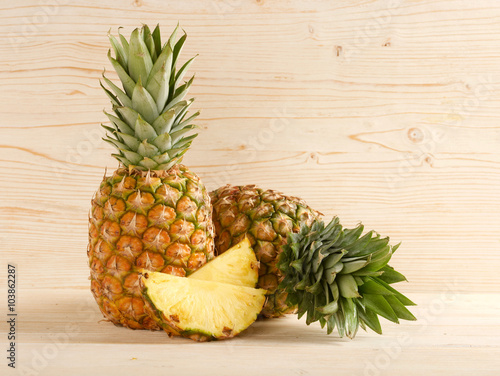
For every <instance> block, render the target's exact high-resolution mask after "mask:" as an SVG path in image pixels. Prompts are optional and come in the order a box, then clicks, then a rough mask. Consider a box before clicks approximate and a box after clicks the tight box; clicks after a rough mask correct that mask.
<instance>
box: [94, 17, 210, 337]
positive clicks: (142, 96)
mask: <svg viewBox="0 0 500 376" xmlns="http://www.w3.org/2000/svg"><path fill="white" fill-rule="evenodd" d="M177 31H178V28H176V29H175V30H174V32H173V33H172V35H171V36H170V38H169V39H168V41H167V42H166V43H165V44H163V45H162V43H161V37H160V28H159V26H157V27H156V28H155V29H154V31H153V32H152V33H151V31H150V29H149V28H148V26H146V25H144V26H143V27H142V28H141V29H135V30H134V31H133V32H132V35H131V37H130V40H129V41H127V40H126V39H125V38H124V37H123V36H122V35H121V34H120V35H119V39H120V42H121V43H120V42H118V40H117V39H116V38H115V37H113V36H112V35H110V36H109V38H110V41H111V45H112V47H113V50H114V53H115V58H113V57H111V51H110V52H108V58H109V60H110V61H111V64H112V65H113V67H114V69H115V70H116V72H117V74H118V77H119V78H120V80H121V83H122V85H123V90H122V89H121V88H119V87H118V86H116V85H115V84H114V83H113V82H111V81H110V80H108V79H107V78H106V77H104V75H103V79H104V81H105V83H106V84H107V86H108V87H109V89H108V88H106V87H105V86H103V85H102V84H101V86H102V87H103V89H104V91H105V92H106V94H107V95H108V96H109V98H110V100H111V103H112V105H113V111H114V115H112V114H108V113H106V115H107V117H108V118H109V120H110V121H111V124H112V127H108V126H105V125H103V127H104V128H105V129H106V130H107V132H108V133H107V136H106V138H105V141H107V142H109V143H110V144H111V145H113V146H114V147H115V148H116V149H117V151H118V152H117V153H116V154H113V156H114V157H115V158H116V159H117V160H118V161H119V162H120V163H121V165H122V166H120V167H119V168H118V169H117V170H116V171H115V172H114V173H113V174H112V175H111V176H107V177H104V180H103V181H102V183H101V186H100V188H99V190H98V191H97V193H96V194H95V196H94V198H93V199H92V208H91V214H90V219H89V246H88V251H87V253H88V257H89V265H90V268H91V272H90V277H91V278H90V279H91V290H92V293H93V295H94V297H95V299H96V301H97V303H98V304H99V307H100V309H101V311H102V313H103V315H104V316H105V317H106V318H107V319H109V320H110V321H111V322H113V323H114V324H115V325H119V326H126V327H129V328H132V329H152V330H156V329H159V327H158V326H157V324H156V323H155V322H154V320H152V319H151V318H150V317H149V316H148V315H147V313H146V311H145V307H144V301H143V298H142V295H141V290H140V279H139V274H138V269H144V270H149V271H156V272H163V273H168V274H172V275H176V276H186V275H189V274H190V273H192V272H193V271H195V270H196V269H198V268H200V267H201V266H202V265H203V264H205V263H206V262H207V261H208V260H210V259H212V258H213V248H214V247H213V226H212V220H211V207H210V198H209V196H208V193H207V191H206V189H205V186H204V185H203V184H202V182H201V181H200V179H199V178H198V177H197V176H196V175H195V174H194V173H192V172H191V171H190V170H189V169H188V168H187V167H185V166H183V165H181V164H180V162H181V159H182V156H183V154H184V153H185V152H186V151H187V149H188V148H189V146H190V145H191V142H192V140H193V138H195V137H196V134H193V135H190V136H186V134H187V133H188V132H189V131H190V130H192V129H193V128H194V125H193V124H192V120H193V119H194V118H195V117H196V116H197V115H198V114H199V113H195V114H193V115H191V116H187V113H188V109H189V107H190V106H191V104H192V103H193V99H189V100H184V97H185V96H186V94H187V91H188V89H189V87H190V85H191V83H192V81H193V78H194V77H193V78H191V79H190V80H189V81H187V82H186V83H182V80H183V77H184V74H185V73H186V70H187V68H188V67H189V65H190V64H191V62H192V61H193V59H190V60H189V61H187V62H186V63H185V64H184V65H183V66H182V67H181V68H180V69H179V70H176V62H177V59H178V56H179V54H180V52H181V49H182V46H183V45H184V42H185V40H186V34H184V35H183V36H182V37H180V39H179V40H178V41H177V42H176V34H177Z"/></svg>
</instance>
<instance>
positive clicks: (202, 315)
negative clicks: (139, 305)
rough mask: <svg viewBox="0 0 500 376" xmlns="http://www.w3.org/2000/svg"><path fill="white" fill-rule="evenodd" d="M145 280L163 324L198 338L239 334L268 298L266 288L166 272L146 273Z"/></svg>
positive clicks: (151, 303)
mask: <svg viewBox="0 0 500 376" xmlns="http://www.w3.org/2000/svg"><path fill="white" fill-rule="evenodd" d="M141 282H142V284H143V286H144V290H143V293H144V296H145V298H146V301H147V302H149V307H148V308H149V312H150V315H151V316H152V317H155V318H156V321H157V323H158V324H159V326H161V327H162V328H163V329H165V331H166V332H167V333H169V334H170V335H182V336H184V337H189V338H191V339H193V340H198V341H207V340H212V339H225V338H231V337H234V336H235V335H237V334H239V333H240V332H242V331H243V330H245V329H246V328H248V326H250V325H251V324H252V323H253V322H254V321H255V320H256V319H257V316H258V314H259V312H260V311H261V309H262V307H263V305H264V302H265V299H266V297H265V293H266V291H265V290H262V289H254V288H251V287H246V286H241V285H231V284H227V283H220V282H214V281H204V280H200V279H195V278H182V277H176V276H172V275H168V274H164V273H152V272H147V273H144V274H143V277H142V280H141Z"/></svg>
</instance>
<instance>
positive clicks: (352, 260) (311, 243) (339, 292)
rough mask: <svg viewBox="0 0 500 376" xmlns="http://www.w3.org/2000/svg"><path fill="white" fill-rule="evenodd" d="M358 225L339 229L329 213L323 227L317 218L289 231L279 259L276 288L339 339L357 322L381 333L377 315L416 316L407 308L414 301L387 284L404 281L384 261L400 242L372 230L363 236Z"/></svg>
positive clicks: (301, 312) (351, 334)
mask: <svg viewBox="0 0 500 376" xmlns="http://www.w3.org/2000/svg"><path fill="white" fill-rule="evenodd" d="M363 229H364V227H363V225H361V224H360V225H358V226H357V227H355V228H353V229H344V228H343V227H342V225H341V224H340V223H339V219H338V218H337V217H334V218H333V219H332V221H331V222H330V223H329V224H328V225H325V223H324V222H322V221H320V220H318V221H315V222H313V224H312V225H311V226H307V225H304V226H302V227H301V229H300V231H299V232H298V233H291V234H289V236H288V242H287V244H286V245H284V246H283V251H282V253H281V256H280V259H279V262H278V268H279V269H280V270H281V271H282V273H283V275H284V279H283V281H282V282H281V284H280V289H283V290H284V291H286V292H287V293H288V295H287V304H288V305H290V306H297V307H298V316H299V318H301V317H302V316H303V315H306V323H307V325H309V324H311V323H312V322H316V321H319V322H320V324H321V327H322V328H323V327H325V325H326V327H327V332H328V334H330V333H331V332H332V331H333V330H334V328H335V327H337V331H338V333H339V335H340V336H341V337H343V336H344V335H347V336H348V337H349V338H354V336H355V335H356V333H357V331H358V328H359V327H360V326H361V327H362V328H363V329H365V330H366V327H369V328H371V329H372V330H374V331H375V332H377V333H379V334H381V333H382V329H381V326H380V321H379V318H378V316H382V317H384V318H386V319H388V320H390V321H392V322H395V323H398V322H399V319H403V320H416V318H415V317H414V316H413V315H412V314H411V312H410V311H409V310H408V309H407V308H406V306H410V305H415V304H414V303H413V302H412V301H411V300H410V299H408V298H407V297H405V296H404V295H403V294H401V293H400V292H398V291H396V290H395V289H394V288H393V287H392V286H391V284H393V283H396V282H401V281H406V278H405V277H404V276H403V275H402V274H400V273H398V272H397V271H395V270H394V269H393V268H392V267H390V266H389V265H388V262H389V260H390V259H391V256H392V254H393V253H394V252H395V251H396V249H397V248H398V247H399V244H398V245H396V246H391V245H389V238H388V237H385V238H382V237H380V235H379V234H377V233H375V232H373V231H370V232H368V233H366V234H364V235H362V234H363Z"/></svg>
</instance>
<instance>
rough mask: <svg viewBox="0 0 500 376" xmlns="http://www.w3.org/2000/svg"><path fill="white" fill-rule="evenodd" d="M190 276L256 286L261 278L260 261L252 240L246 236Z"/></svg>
mask: <svg viewBox="0 0 500 376" xmlns="http://www.w3.org/2000/svg"><path fill="white" fill-rule="evenodd" d="M189 278H192V279H200V280H204V281H215V282H222V283H228V284H232V285H239V286H247V287H255V286H256V285H257V282H258V279H259V262H258V261H257V258H256V257H255V252H254V251H253V250H252V247H251V245H250V241H249V240H248V239H247V238H245V239H244V240H242V241H241V242H239V243H238V244H236V245H235V246H234V247H232V248H231V249H228V250H227V251H226V252H224V253H223V254H222V255H220V256H217V257H216V258H214V259H213V260H212V261H210V262H209V263H207V264H206V265H204V266H203V267H201V268H200V269H198V270H197V271H195V272H194V273H193V274H191V275H190V276H189Z"/></svg>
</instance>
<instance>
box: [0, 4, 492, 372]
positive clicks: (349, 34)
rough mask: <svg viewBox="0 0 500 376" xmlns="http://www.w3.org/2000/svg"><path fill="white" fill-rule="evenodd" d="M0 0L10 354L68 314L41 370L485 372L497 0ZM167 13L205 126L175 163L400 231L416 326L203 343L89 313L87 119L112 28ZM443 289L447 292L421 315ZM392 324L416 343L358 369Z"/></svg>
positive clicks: (3, 237)
mask: <svg viewBox="0 0 500 376" xmlns="http://www.w3.org/2000/svg"><path fill="white" fill-rule="evenodd" d="M0 10H1V11H0V37H1V38H0V82H1V84H0V85H1V90H0V113H1V114H2V117H1V119H0V160H1V163H0V192H2V195H1V199H0V261H1V263H2V265H5V264H6V263H8V262H14V263H16V264H17V266H18V270H19V281H20V282H19V283H20V285H19V286H20V291H19V297H20V301H21V302H22V304H23V305H22V308H23V311H22V312H23V315H24V317H23V318H22V321H21V322H22V325H21V326H20V327H21V328H22V329H21V330H22V337H21V338H22V340H20V343H19V346H20V354H22V357H21V360H22V362H25V363H23V364H29V362H31V361H32V355H31V354H32V351H41V350H43V349H44V348H45V346H47V345H48V344H51V343H52V342H51V340H50V338H49V336H50V335H51V334H58V333H59V334H61V333H64V325H66V324H67V323H71V322H76V324H77V326H78V327H80V328H81V329H82V330H81V332H80V333H79V334H78V335H77V336H75V337H74V338H72V339H71V341H70V342H69V343H68V346H67V347H64V349H61V350H60V351H59V352H58V355H57V356H56V357H55V358H54V359H53V360H51V361H50V362H48V363H47V365H46V366H45V367H44V368H43V369H42V370H41V371H40V372H39V374H50V375H57V374H72V375H78V374H82V375H87V374H89V373H90V372H95V373H96V374H103V373H106V374H113V372H114V371H115V370H116V369H117V367H118V368H123V367H122V366H123V365H126V370H127V371H128V372H129V373H132V372H134V373H137V372H142V371H143V370H144V367H146V368H147V369H148V371H150V372H149V373H150V374H151V375H154V374H164V373H165V370H168V371H169V372H172V373H175V374H193V373H195V372H202V371H205V370H206V369H210V370H212V372H213V373H217V374H219V375H221V374H234V373H240V374H248V373H253V374H255V373H256V372H259V373H262V372H267V373H270V372H272V373H273V374H279V372H278V373H277V372H276V370H280V372H282V373H287V374H290V373H291V374H314V375H319V374H332V373H333V372H335V373H338V374H347V375H352V374H365V375H369V374H373V375H378V374H384V375H386V374H387V375H391V374H402V373H405V374H408V375H417V374H418V375H420V374H422V373H423V372H427V373H430V374H443V373H447V374H448V373H449V374H463V375H468V374H474V375H476V374H496V373H498V371H499V366H498V364H497V363H498V362H496V361H495V360H496V359H497V358H498V355H499V351H500V350H499V349H500V346H499V343H498V338H499V334H500V332H499V331H500V327H499V322H498V317H497V316H498V315H495V312H497V311H498V308H499V307H498V304H497V302H498V301H499V300H498V294H499V293H500V276H499V273H498V269H499V267H500V253H499V249H500V241H499V236H498V229H499V228H500V194H499V193H500V148H499V143H500V126H499V125H498V124H499V119H500V95H499V91H498V87H499V84H500V39H499V38H498V35H499V34H500V23H499V22H498V19H499V18H500V9H499V7H498V2H496V1H494V0H484V1H481V2H470V1H465V0H442V1H410V0H390V1H364V0H356V1H348V0H339V1H330V2H327V1H320V0H312V1H307V2H300V1H295V0H287V1H284V0H283V1H272V2H271V1H266V0H256V1H250V0H210V1H201V0H187V1H182V2H164V1H160V0H148V1H144V0H135V1H129V2H126V3H121V4H120V6H119V7H118V6H117V4H116V3H115V2H112V1H110V0H104V1H97V0H91V1H86V2H81V1H76V2H67V1H63V0H48V1H45V2H38V1H35V0H27V1H23V3H22V4H18V3H15V2H4V3H2V4H1V5H0ZM178 20H179V21H180V23H181V26H182V27H183V28H185V29H186V31H187V32H188V34H189V38H188V41H187V44H186V47H185V50H184V52H183V55H182V57H183V59H187V58H188V57H190V56H192V55H194V54H197V53H199V54H200V55H199V57H198V58H197V60H196V62H195V63H194V65H193V68H192V72H193V73H194V72H196V80H195V82H194V85H193V88H192V95H193V96H195V97H196V102H195V105H194V107H195V109H201V110H202V114H201V116H200V118H199V125H200V126H201V129H200V132H199V133H200V135H199V137H198V138H197V140H195V142H194V143H193V147H192V150H191V151H190V152H189V153H188V154H187V156H186V158H185V163H186V165H188V166H189V167H190V168H191V169H192V170H193V171H195V172H196V173H197V174H199V175H200V176H201V177H202V179H203V181H204V182H205V184H206V185H207V187H208V188H209V189H214V188H216V187H218V186H220V185H224V184H227V183H231V184H258V185H260V186H262V187H265V188H274V189H278V190H281V191H283V192H286V193H287V194H290V195H296V196H300V197H303V198H304V199H305V200H306V201H307V202H308V203H309V204H310V205H311V206H313V207H314V208H316V209H318V210H320V211H322V212H323V213H325V215H326V216H328V217H331V216H333V215H338V216H340V218H341V220H342V222H343V223H345V224H346V225H348V226H353V225H355V224H356V223H358V221H363V223H364V224H365V225H366V228H367V229H368V228H369V229H376V230H377V231H379V232H380V233H382V234H384V235H390V236H391V238H392V239H393V240H394V242H399V241H402V242H403V245H402V247H401V248H400V249H399V250H398V252H397V254H396V255H395V256H394V258H393V261H391V263H392V264H393V265H394V266H395V267H397V268H398V269H400V270H401V271H403V272H404V274H405V275H407V277H408V279H409V280H410V283H408V284H403V285H402V286H401V290H402V291H403V292H404V293H407V294H408V295H410V297H411V298H412V299H414V300H416V301H417V302H418V303H419V304H420V305H419V307H417V308H416V309H417V312H418V314H417V316H418V317H419V319H420V320H419V321H417V322H416V323H405V324H404V325H403V326H399V327H398V326H395V325H386V327H387V330H386V334H385V336H383V337H379V336H376V335H374V334H365V333H360V335H359V338H357V339H356V341H352V342H351V341H347V340H338V339H336V338H334V337H326V336H323V334H322V333H321V331H320V330H319V328H316V327H311V328H307V327H305V326H304V325H301V324H300V323H298V322H295V321H294V320H293V319H292V318H290V319H286V320H278V321H273V322H258V323H256V324H255V326H254V327H252V329H251V330H249V331H248V332H247V333H245V334H243V335H242V336H241V337H239V338H237V339H235V340H234V341H230V342H221V343H213V344H208V345H207V344H204V345H199V344H194V343H191V342H189V341H184V340H181V339H178V340H177V339H176V340H168V339H166V338H165V336H164V335H163V334H162V333H153V334H152V333H146V332H130V331H125V330H121V329H117V328H114V327H112V326H111V325H109V324H106V323H99V324H97V323H96V322H97V320H98V318H95V317H94V318H95V320H94V319H93V320H92V321H86V322H83V321H82V319H81V318H78V311H75V306H76V307H78V306H79V303H82V302H86V303H85V304H87V303H88V309H89V310H90V311H89V312H94V314H95V313H96V312H97V311H96V310H97V307H96V306H94V304H93V302H92V300H91V297H90V294H89V292H88V280H87V278H88V267H87V256H86V252H85V250H86V245H87V212H88V209H89V201H90V198H91V196H92V194H93V192H94V191H95V190H96V188H97V187H98V185H99V182H100V180H101V178H102V176H103V175H104V171H105V169H106V168H107V170H108V172H111V171H112V170H113V169H114V168H115V167H116V166H117V163H116V161H114V160H113V159H112V158H111V157H110V156H109V154H110V152H111V149H110V147H109V145H107V144H105V143H104V142H102V141H101V140H100V138H101V137H102V135H103V133H102V132H101V131H100V130H99V126H98V124H99V123H101V122H105V121H106V117H105V116H104V114H103V113H102V109H105V108H107V109H109V107H110V106H109V103H108V100H107V98H106V96H105V95H104V93H102V90H101V89H100V87H99V78H100V77H101V73H102V70H103V68H106V70H107V76H108V77H109V78H111V79H113V80H116V79H117V77H116V75H115V74H114V72H112V71H111V66H110V63H109V62H108V61H107V58H106V53H107V50H108V48H109V43H108V40H107V36H106V34H107V32H108V30H109V29H110V28H111V31H112V32H113V33H116V31H117V28H118V27H119V26H123V33H124V34H128V33H130V32H131V30H132V29H133V28H135V27H137V26H139V25H140V24H141V23H142V22H144V23H149V24H156V23H157V22H159V23H160V24H161V25H162V26H163V27H164V32H165V33H167V32H168V29H169V28H172V27H173V26H174V25H175V24H176V23H177V21H178ZM0 285H5V273H4V272H0ZM450 289H451V290H450ZM0 290H1V291H3V289H0ZM447 291H453V292H455V293H456V294H458V295H457V296H458V297H457V299H456V301H454V302H453V304H451V305H450V306H449V309H448V310H446V311H445V312H444V313H443V314H440V315H436V318H435V320H434V321H433V322H432V323H431V324H429V326H428V329H425V330H422V329H421V328H422V326H423V325H424V324H422V323H425V322H426V312H428V311H429V310H430V309H431V307H432V305H433V304H439V300H438V303H436V301H435V299H436V297H439V296H440V294H441V293H444V292H447ZM4 293H5V292H2V294H4ZM435 294H437V295H435ZM3 296H4V295H1V299H4V298H3ZM2 301H4V300H2ZM0 306H2V305H0ZM2 307H3V306H2ZM3 309H4V308H2V310H3ZM1 312H3V311H1ZM75 316H76V318H75ZM3 325H5V324H3ZM1 328H2V330H3V326H2V327H1ZM402 328H403V329H402ZM401 333H408V335H409V336H410V338H411V339H412V343H411V344H409V345H408V346H403V350H402V352H401V354H400V355H399V356H398V357H397V358H396V359H391V361H390V364H389V365H388V366H387V368H383V367H382V368H380V367H379V368H377V369H375V370H371V369H367V367H369V364H370V363H369V362H375V361H377V359H379V361H380V362H383V361H384V360H383V357H384V355H383V354H384V352H383V351H385V350H384V349H390V348H391V346H392V345H393V344H394V343H397V341H398V335H399V334H401ZM3 338H5V337H4V335H3V333H2V340H3ZM395 341H396V342H395ZM173 344H175V345H173ZM187 346H189V348H188V347H187ZM202 346H207V347H209V349H207V347H202ZM166 354H168V359H169V360H168V361H166V360H164V359H165V356H166ZM186 354H189V355H191V356H192V357H193V358H195V357H196V359H197V362H196V363H195V362H191V361H190V359H189V358H188V357H187V356H186ZM134 358H136V359H134ZM290 359H291V360H290ZM346 359H355V360H356V361H349V362H347V361H346ZM359 359H361V361H360V360H359ZM438 360H439V361H438ZM26 362H27V363H26ZM194 363H195V364H194ZM89 364H90V365H91V367H93V368H92V369H89V368H88V367H89ZM367 364H368V365H367ZM281 370H282V371H281Z"/></svg>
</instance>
